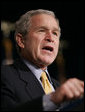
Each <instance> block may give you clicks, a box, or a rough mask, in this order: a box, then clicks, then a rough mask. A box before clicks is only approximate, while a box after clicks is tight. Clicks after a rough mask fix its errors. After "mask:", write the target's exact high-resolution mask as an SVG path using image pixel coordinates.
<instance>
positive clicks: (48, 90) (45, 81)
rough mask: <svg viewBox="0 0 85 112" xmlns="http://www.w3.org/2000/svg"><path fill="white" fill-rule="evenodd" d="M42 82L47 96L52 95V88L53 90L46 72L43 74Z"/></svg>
mask: <svg viewBox="0 0 85 112" xmlns="http://www.w3.org/2000/svg"><path fill="white" fill-rule="evenodd" d="M41 81H42V85H43V88H44V91H45V93H46V94H49V93H51V92H52V88H51V85H50V82H49V81H48V78H47V76H46V73H45V72H42V74H41Z"/></svg>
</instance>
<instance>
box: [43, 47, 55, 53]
mask: <svg viewBox="0 0 85 112" xmlns="http://www.w3.org/2000/svg"><path fill="white" fill-rule="evenodd" d="M42 49H43V50H46V51H50V52H52V51H53V47H51V46H45V47H43V48H42Z"/></svg>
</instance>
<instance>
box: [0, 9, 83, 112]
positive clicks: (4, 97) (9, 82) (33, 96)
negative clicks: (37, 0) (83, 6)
mask: <svg viewBox="0 0 85 112" xmlns="http://www.w3.org/2000/svg"><path fill="white" fill-rule="evenodd" d="M59 39H60V26H59V20H58V19H57V18H56V17H55V15H54V13H53V12H52V11H48V10H42V9H38V10H32V11H29V12H27V13H26V14H24V15H23V16H21V18H20V19H19V21H17V22H16V30H15V40H16V43H17V48H18V52H19V54H20V59H18V60H16V61H15V62H14V63H13V64H12V65H9V66H2V70H1V71H2V72H1V74H2V76H1V81H2V87H1V88H2V90H1V92H2V94H1V108H2V110H14V109H15V110H44V111H45V110H56V109H58V110H59V108H61V106H62V105H64V103H65V102H68V101H72V100H74V99H77V98H80V97H81V96H83V94H84V82H83V81H81V80H79V79H76V78H73V79H69V80H67V81H66V82H65V83H64V84H62V85H60V86H59V84H58V82H57V81H55V80H54V79H53V78H51V77H50V75H49V73H48V71H47V67H48V66H49V65H50V64H51V63H52V62H53V61H54V60H55V58H56V56H57V53H58V48H59ZM43 71H44V74H45V73H46V74H47V77H48V84H49V87H50V91H47V90H45V89H46V87H47V86H46V87H45V83H44V84H43V82H44V78H42V77H41V76H42V72H43ZM44 77H45V76H44Z"/></svg>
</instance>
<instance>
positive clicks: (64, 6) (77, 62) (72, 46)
mask: <svg viewBox="0 0 85 112" xmlns="http://www.w3.org/2000/svg"><path fill="white" fill-rule="evenodd" d="M39 8H40V9H48V10H52V11H54V12H55V14H56V16H57V17H58V18H59V21H60V26H61V39H62V40H66V41H67V42H68V48H66V49H63V56H64V60H65V72H66V76H67V77H78V78H80V79H82V80H84V1H83V0H62V1H61V0H27V1H26V0H17V1H13V0H2V1H1V20H6V21H10V22H15V21H16V20H17V19H19V17H20V16H21V15H22V14H24V13H25V12H26V11H28V10H32V9H39ZM2 39H3V35H1V40H2ZM11 39H12V40H13V34H12V35H11ZM3 52H4V51H3V49H2V47H1V60H3V58H4V55H3V54H4V53H3ZM16 57H17V54H16V52H15V51H14V58H16ZM53 68H55V69H54V71H56V67H55V65H54V63H53V64H52V65H51V69H50V71H51V72H52V69H53ZM55 74H56V72H55Z"/></svg>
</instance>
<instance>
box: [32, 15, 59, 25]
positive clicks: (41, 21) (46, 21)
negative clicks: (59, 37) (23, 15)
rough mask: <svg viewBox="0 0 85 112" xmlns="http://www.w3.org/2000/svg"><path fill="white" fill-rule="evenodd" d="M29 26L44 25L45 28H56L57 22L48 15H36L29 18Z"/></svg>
mask: <svg viewBox="0 0 85 112" xmlns="http://www.w3.org/2000/svg"><path fill="white" fill-rule="evenodd" d="M31 25H32V26H36V25H46V26H55V27H58V26H59V24H58V21H57V20H56V19H55V18H54V17H53V16H52V15H48V14H38V15H34V16H32V18H31Z"/></svg>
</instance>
